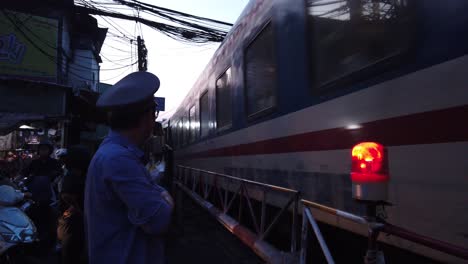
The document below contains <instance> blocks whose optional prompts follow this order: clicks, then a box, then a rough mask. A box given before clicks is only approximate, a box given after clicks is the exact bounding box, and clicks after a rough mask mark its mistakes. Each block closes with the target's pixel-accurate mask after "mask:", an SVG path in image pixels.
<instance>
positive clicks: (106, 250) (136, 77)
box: [84, 72, 173, 264]
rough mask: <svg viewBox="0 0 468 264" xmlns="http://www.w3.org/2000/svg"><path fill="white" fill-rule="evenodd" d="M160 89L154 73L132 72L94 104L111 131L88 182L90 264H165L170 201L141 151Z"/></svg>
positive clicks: (86, 215) (92, 164)
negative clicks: (104, 112) (164, 236)
mask: <svg viewBox="0 0 468 264" xmlns="http://www.w3.org/2000/svg"><path fill="white" fill-rule="evenodd" d="M158 88H159V79H158V78H157V77H156V76H155V75H154V74H151V73H148V72H135V73H131V74H129V75H127V76H126V77H124V78H123V79H122V80H120V81H119V82H117V83H116V84H115V85H114V86H113V87H112V88H111V89H109V90H108V92H106V93H105V94H103V95H102V96H101V97H100V98H99V99H98V102H97V104H96V105H97V107H99V108H102V109H104V110H106V111H107V112H108V123H109V126H110V128H111V131H110V132H109V135H108V136H107V138H106V139H105V140H104V141H103V142H102V144H101V145H100V147H99V149H98V150H97V152H96V154H95V155H94V157H93V159H92V161H91V164H90V167H89V169H88V174H87V178H86V187H85V203H84V208H85V231H86V237H87V244H88V261H89V263H90V264H95V263H115V264H119V263H122V264H123V263H132V264H133V263H135V264H139V263H165V258H164V240H163V235H164V234H165V232H166V231H167V229H168V227H169V224H170V220H171V214H172V210H173V200H172V198H171V196H170V195H169V193H168V192H167V191H166V190H165V189H163V188H162V187H160V186H158V185H156V184H154V183H152V182H151V177H150V175H149V172H148V171H147V170H146V169H145V166H144V161H143V158H144V152H143V151H142V146H143V145H144V144H145V142H146V141H147V140H148V139H149V138H150V136H151V135H152V131H153V128H154V122H155V107H156V104H155V101H154V93H155V92H156V91H157V90H158Z"/></svg>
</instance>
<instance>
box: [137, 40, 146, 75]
mask: <svg viewBox="0 0 468 264" xmlns="http://www.w3.org/2000/svg"><path fill="white" fill-rule="evenodd" d="M137 46H138V70H139V71H147V70H148V50H147V49H146V45H145V41H144V40H143V39H142V38H141V37H140V36H138V37H137Z"/></svg>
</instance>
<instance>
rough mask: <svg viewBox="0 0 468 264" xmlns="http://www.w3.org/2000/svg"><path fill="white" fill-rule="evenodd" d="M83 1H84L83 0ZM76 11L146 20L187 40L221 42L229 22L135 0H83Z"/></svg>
mask: <svg viewBox="0 0 468 264" xmlns="http://www.w3.org/2000/svg"><path fill="white" fill-rule="evenodd" d="M83 2H84V3H83ZM76 4H77V6H76V9H77V11H78V12H83V13H88V14H92V15H101V16H108V17H114V18H120V19H126V20H133V21H136V22H140V23H142V24H145V25H147V26H149V27H151V28H153V29H155V30H158V31H159V32H161V33H162V34H165V35H167V36H169V37H171V38H173V39H175V40H179V41H183V42H188V43H207V42H221V41H223V39H224V37H225V36H226V34H227V32H228V30H229V29H230V27H231V26H232V24H229V23H225V22H222V21H217V20H213V19H209V18H204V17H200V16H194V15H190V14H187V13H183V12H179V11H175V10H171V9H167V8H163V7H158V6H155V5H151V4H147V3H144V2H140V1H137V0H132V1H128V0H113V1H107V2H105V1H100V2H97V1H92V0H88V1H84V0H81V2H77V3H76ZM122 7H127V8H130V9H133V10H136V11H137V12H138V14H140V13H141V14H145V16H152V18H151V19H147V18H143V17H141V16H140V15H138V16H135V15H133V14H132V15H128V14H124V13H122V12H120V11H121V10H125V9H122Z"/></svg>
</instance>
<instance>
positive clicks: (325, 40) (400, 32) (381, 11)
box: [306, 0, 411, 87]
mask: <svg viewBox="0 0 468 264" xmlns="http://www.w3.org/2000/svg"><path fill="white" fill-rule="evenodd" d="M306 1H307V8H308V14H309V22H308V23H309V30H310V31H311V34H309V36H310V38H311V39H310V43H311V44H310V45H312V46H313V50H312V52H310V56H311V57H310V60H311V61H313V62H314V63H313V65H312V67H311V68H312V69H313V71H314V72H313V76H314V77H315V81H316V82H317V84H318V85H319V86H321V87H324V86H325V87H327V84H330V83H332V82H333V83H334V82H335V81H337V80H344V79H347V78H346V77H348V78H349V77H351V76H354V77H356V78H366V77H368V76H370V75H371V74H375V73H376V72H375V71H376V70H378V69H381V67H380V66H384V65H387V64H388V62H389V61H390V60H391V59H392V58H393V59H394V58H396V55H399V54H401V53H402V52H403V51H405V50H407V49H408V47H409V44H410V41H409V37H410V34H411V33H410V32H409V29H410V23H409V12H408V10H409V8H408V4H407V3H408V1H407V0H390V1H389V0H343V1H336V0H306ZM371 66H372V67H371ZM366 73H367V74H366Z"/></svg>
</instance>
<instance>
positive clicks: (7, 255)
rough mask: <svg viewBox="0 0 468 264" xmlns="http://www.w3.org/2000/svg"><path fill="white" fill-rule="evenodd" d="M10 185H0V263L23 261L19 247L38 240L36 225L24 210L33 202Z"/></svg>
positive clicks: (23, 188) (25, 194)
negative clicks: (20, 257) (20, 258)
mask: <svg viewBox="0 0 468 264" xmlns="http://www.w3.org/2000/svg"><path fill="white" fill-rule="evenodd" d="M24 190H25V187H24V186H22V190H19V189H17V188H14V187H13V186H11V185H0V263H24V260H19V257H18V256H22V255H23V254H22V253H21V249H22V248H23V247H27V245H30V244H33V243H34V242H36V241H38V238H37V230H36V226H35V225H34V223H33V222H32V220H31V219H30V218H29V217H28V215H27V214H26V212H27V211H28V210H29V209H30V208H31V207H32V205H33V204H34V202H32V201H31V200H28V196H29V195H28V194H27V193H24V192H23V191H24Z"/></svg>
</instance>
